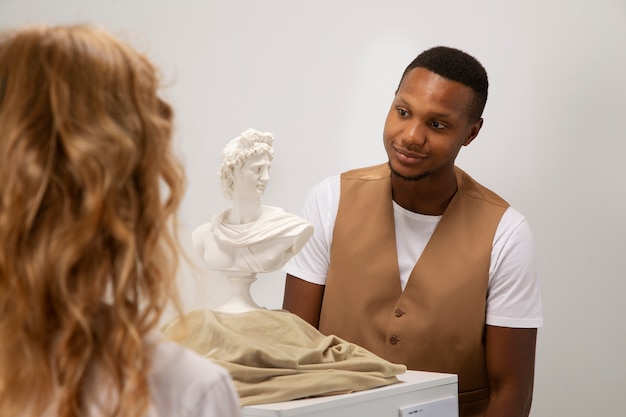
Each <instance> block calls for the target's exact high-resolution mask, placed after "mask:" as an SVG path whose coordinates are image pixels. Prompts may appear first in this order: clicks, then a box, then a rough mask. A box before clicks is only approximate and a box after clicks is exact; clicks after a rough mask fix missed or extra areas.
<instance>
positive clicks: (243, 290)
mask: <svg viewBox="0 0 626 417" xmlns="http://www.w3.org/2000/svg"><path fill="white" fill-rule="evenodd" d="M227 278H228V281H229V282H230V285H231V289H232V292H231V295H230V298H229V299H228V301H226V302H225V303H224V304H222V305H221V306H219V307H218V308H216V309H214V310H213V311H215V312H217V313H225V314H239V313H246V312H248V311H254V310H265V309H264V308H263V307H261V306H260V305H258V304H257V303H255V302H254V300H253V299H252V296H251V295H250V286H251V285H252V283H254V281H256V273H246V274H242V275H237V273H229V275H228V276H227Z"/></svg>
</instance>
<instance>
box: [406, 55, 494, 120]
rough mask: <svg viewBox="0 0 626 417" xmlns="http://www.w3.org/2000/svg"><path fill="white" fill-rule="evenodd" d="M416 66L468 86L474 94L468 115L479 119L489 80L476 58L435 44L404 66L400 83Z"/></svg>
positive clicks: (485, 100)
mask: <svg viewBox="0 0 626 417" xmlns="http://www.w3.org/2000/svg"><path fill="white" fill-rule="evenodd" d="M418 67H419V68H425V69H427V70H429V71H431V72H434V73H435V74H439V75H441V76H442V77H444V78H447V79H449V80H451V81H456V82H458V83H461V84H463V85H466V86H468V87H470V88H471V89H472V90H473V91H474V93H475V94H474V100H473V102H472V104H471V106H470V108H469V109H468V113H469V117H470V120H471V121H476V120H478V119H480V117H481V116H482V114H483V110H484V109H485V103H487V90H488V89H489V80H488V79H487V71H485V68H484V67H483V66H482V64H481V63H480V62H478V60H477V59H476V58H474V57H473V56H471V55H469V54H467V53H465V52H463V51H461V50H459V49H455V48H450V47H447V46H435V47H434V48H430V49H427V50H426V51H424V52H422V53H421V54H419V55H418V56H417V57H416V58H415V59H414V60H413V61H412V62H411V63H410V64H409V65H408V66H407V67H406V69H405V70H404V73H403V74H402V78H401V79H400V84H402V80H404V77H405V76H406V74H407V73H408V72H409V71H411V70H412V69H415V68H418ZM398 88H399V86H398Z"/></svg>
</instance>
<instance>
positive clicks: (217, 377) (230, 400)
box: [146, 339, 241, 417]
mask: <svg viewBox="0 0 626 417" xmlns="http://www.w3.org/2000/svg"><path fill="white" fill-rule="evenodd" d="M149 381H150V390H151V392H152V398H153V404H152V408H151V410H150V411H149V412H148V414H147V416H146V417H240V416H241V406H240V404H239V398H238V396H237V392H236V391H235V387H234V385H233V382H232V380H231V378H230V374H229V373H228V371H227V370H226V369H224V368H222V367H221V366H219V365H217V364H215V363H213V362H211V361H210V360H209V359H207V358H204V357H202V356H200V355H198V354H196V353H194V352H192V351H191V350H189V349H186V348H184V347H182V346H180V345H178V344H176V343H173V342H170V341H167V340H165V339H163V340H162V341H159V342H158V345H157V347H156V349H155V356H154V360H153V365H152V370H151V372H150V375H149Z"/></svg>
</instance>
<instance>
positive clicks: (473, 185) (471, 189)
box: [455, 167, 509, 208]
mask: <svg viewBox="0 0 626 417" xmlns="http://www.w3.org/2000/svg"><path fill="white" fill-rule="evenodd" d="M455 171H456V176H457V183H458V187H459V192H460V193H461V194H462V195H463V196H466V197H469V198H473V199H478V200H482V201H485V202H487V203H490V204H494V205H496V206H500V207H504V208H506V207H508V206H509V203H508V202H507V201H506V200H504V199H503V198H502V197H500V196H499V195H498V194H496V193H495V192H493V191H491V190H490V189H489V188H487V187H485V186H484V185H482V184H480V183H479V182H478V181H476V180H475V179H474V178H472V177H471V176H470V175H469V174H468V173H466V172H465V171H463V170H462V169H460V168H459V167H455Z"/></svg>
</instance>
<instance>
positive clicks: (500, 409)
mask: <svg viewBox="0 0 626 417" xmlns="http://www.w3.org/2000/svg"><path fill="white" fill-rule="evenodd" d="M536 342H537V329H524V328H518V329H515V328H510V327H497V326H489V325H488V326H487V329H486V335H485V349H486V359H487V376H488V378H489V384H490V385H491V398H490V401H489V407H488V409H487V413H486V414H485V417H527V416H528V414H529V413H530V406H531V403H532V396H533V382H534V378H535V346H536Z"/></svg>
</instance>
